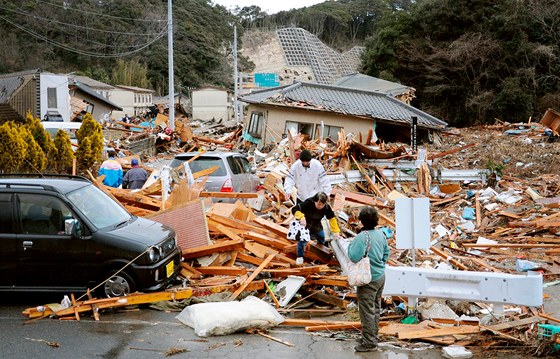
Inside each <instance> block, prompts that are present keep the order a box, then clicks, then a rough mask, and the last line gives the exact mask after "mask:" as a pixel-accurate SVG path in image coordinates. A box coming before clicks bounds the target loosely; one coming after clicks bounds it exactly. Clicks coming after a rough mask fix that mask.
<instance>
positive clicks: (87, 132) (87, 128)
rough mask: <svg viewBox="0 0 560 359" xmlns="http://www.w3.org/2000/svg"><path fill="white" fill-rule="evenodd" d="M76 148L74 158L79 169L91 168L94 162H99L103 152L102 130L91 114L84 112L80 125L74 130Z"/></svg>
mask: <svg viewBox="0 0 560 359" xmlns="http://www.w3.org/2000/svg"><path fill="white" fill-rule="evenodd" d="M76 138H77V139H78V149H77V150H76V160H77V162H78V168H79V169H80V170H87V169H91V168H92V167H93V165H94V164H95V163H99V162H101V159H102V153H103V145H104V139H103V131H102V128H101V125H100V124H99V123H98V122H97V121H95V120H94V119H93V117H92V116H91V114H89V113H88V114H86V115H85V116H84V120H83V121H82V126H80V129H79V130H78V131H76Z"/></svg>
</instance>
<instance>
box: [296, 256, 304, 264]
mask: <svg viewBox="0 0 560 359" xmlns="http://www.w3.org/2000/svg"><path fill="white" fill-rule="evenodd" d="M296 265H297V266H302V265H303V257H297V259H296Z"/></svg>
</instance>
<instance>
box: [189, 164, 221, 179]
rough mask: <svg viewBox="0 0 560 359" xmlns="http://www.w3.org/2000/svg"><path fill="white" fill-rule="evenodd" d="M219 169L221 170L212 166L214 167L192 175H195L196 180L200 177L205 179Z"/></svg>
mask: <svg viewBox="0 0 560 359" xmlns="http://www.w3.org/2000/svg"><path fill="white" fill-rule="evenodd" d="M218 168H219V167H218V166H212V167H209V168H206V169H203V170H201V171H198V172H195V173H193V174H192V175H193V178H194V179H197V178H200V177H205V176H208V175H210V174H212V173H214V172H216V171H217V170H218Z"/></svg>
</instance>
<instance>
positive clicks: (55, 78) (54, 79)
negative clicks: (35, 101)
mask: <svg viewBox="0 0 560 359" xmlns="http://www.w3.org/2000/svg"><path fill="white" fill-rule="evenodd" d="M40 76H41V77H40V91H41V93H40V99H41V113H40V115H39V118H40V119H41V120H42V119H43V118H44V117H45V114H46V113H47V111H57V112H58V113H59V114H60V115H61V116H62V118H63V119H64V121H70V94H69V92H68V78H67V77H66V76H65V75H55V74H50V73H42V74H41V75H40ZM49 88H54V89H56V108H49V107H48V89H49Z"/></svg>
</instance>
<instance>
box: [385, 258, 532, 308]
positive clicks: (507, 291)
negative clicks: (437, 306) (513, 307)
mask: <svg viewBox="0 0 560 359" xmlns="http://www.w3.org/2000/svg"><path fill="white" fill-rule="evenodd" d="M542 283H543V279H542V276H541V275H540V274H538V273H537V272H529V273H528V274H527V275H514V274H506V273H487V272H469V271H456V270H437V269H430V268H412V267H387V268H386V270H385V287H384V289H383V295H400V296H411V297H432V298H446V299H459V300H468V301H481V302H491V303H499V304H518V305H527V306H532V307H538V306H541V305H542V297H543V293H542Z"/></svg>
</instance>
